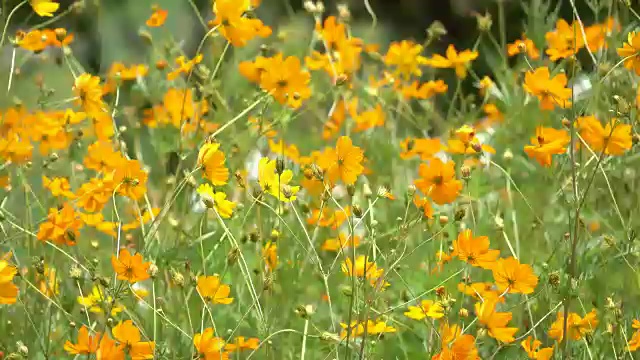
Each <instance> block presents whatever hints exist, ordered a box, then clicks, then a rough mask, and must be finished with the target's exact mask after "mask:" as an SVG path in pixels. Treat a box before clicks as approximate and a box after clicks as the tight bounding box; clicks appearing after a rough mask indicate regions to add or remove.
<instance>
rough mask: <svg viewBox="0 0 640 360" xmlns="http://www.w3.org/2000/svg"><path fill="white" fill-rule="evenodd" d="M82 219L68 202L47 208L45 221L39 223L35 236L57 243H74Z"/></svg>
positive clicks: (78, 233) (78, 234)
mask: <svg viewBox="0 0 640 360" xmlns="http://www.w3.org/2000/svg"><path fill="white" fill-rule="evenodd" d="M82 225H83V224H82V220H80V217H79V215H78V214H77V213H76V211H75V210H74V209H73V206H71V204H70V203H68V202H66V203H65V204H64V205H63V207H62V208H61V209H56V208H51V209H49V215H48V216H47V221H46V222H44V223H42V224H40V229H38V234H37V238H38V240H40V241H52V242H54V243H56V244H57V245H75V244H76V240H77V239H78V236H80V228H81V227H82Z"/></svg>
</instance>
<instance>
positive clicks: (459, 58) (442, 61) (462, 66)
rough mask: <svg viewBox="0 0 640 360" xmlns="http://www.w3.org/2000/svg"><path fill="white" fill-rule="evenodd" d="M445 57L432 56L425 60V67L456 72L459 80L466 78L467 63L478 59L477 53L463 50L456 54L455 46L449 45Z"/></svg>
mask: <svg viewBox="0 0 640 360" xmlns="http://www.w3.org/2000/svg"><path fill="white" fill-rule="evenodd" d="M445 55H446V56H447V57H444V56H442V55H438V54H436V55H434V56H433V57H432V58H431V59H428V60H427V65H429V66H431V67H434V68H451V69H455V70H456V76H458V77H459V78H460V79H464V78H466V77H467V67H468V66H469V63H470V62H472V61H473V60H475V59H477V58H478V52H477V51H471V50H463V51H461V52H457V51H456V48H455V46H453V45H449V47H448V48H447V51H446V53H445Z"/></svg>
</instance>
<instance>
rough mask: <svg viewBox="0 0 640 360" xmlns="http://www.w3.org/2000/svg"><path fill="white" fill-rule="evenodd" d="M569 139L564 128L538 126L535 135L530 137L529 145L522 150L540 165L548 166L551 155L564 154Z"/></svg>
mask: <svg viewBox="0 0 640 360" xmlns="http://www.w3.org/2000/svg"><path fill="white" fill-rule="evenodd" d="M570 141H571V139H570V137H569V133H568V132H567V131H566V130H564V129H561V130H556V129H554V128H547V127H542V126H538V128H537V129H536V136H535V137H532V138H531V145H526V146H525V147H524V152H526V153H527V155H529V157H532V158H534V159H536V161H538V163H539V164H540V165H542V166H544V167H549V166H551V159H552V157H551V155H560V154H564V153H565V152H566V151H567V145H568V144H569V142H570Z"/></svg>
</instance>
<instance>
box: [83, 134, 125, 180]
mask: <svg viewBox="0 0 640 360" xmlns="http://www.w3.org/2000/svg"><path fill="white" fill-rule="evenodd" d="M124 161H125V159H124V157H123V156H122V154H121V153H120V152H119V151H116V150H115V149H114V148H113V145H112V144H111V143H110V142H107V141H96V142H94V143H93V144H91V145H89V147H88V148H87V155H86V156H85V158H84V162H83V163H84V166H86V167H87V169H91V170H95V171H97V172H101V173H110V172H112V171H113V170H115V169H116V168H118V167H120V166H122V164H123V163H124Z"/></svg>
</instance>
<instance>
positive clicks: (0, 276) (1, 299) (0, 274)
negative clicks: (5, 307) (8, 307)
mask: <svg viewBox="0 0 640 360" xmlns="http://www.w3.org/2000/svg"><path fill="white" fill-rule="evenodd" d="M10 254H11V253H9V254H5V255H4V256H3V257H2V259H0V304H15V303H16V301H17V298H18V287H17V286H16V285H15V284H14V283H13V278H14V276H15V275H16V274H17V273H18V269H16V267H15V266H13V265H11V264H9V262H8V261H7V260H6V259H7V257H8V256H7V255H10Z"/></svg>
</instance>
